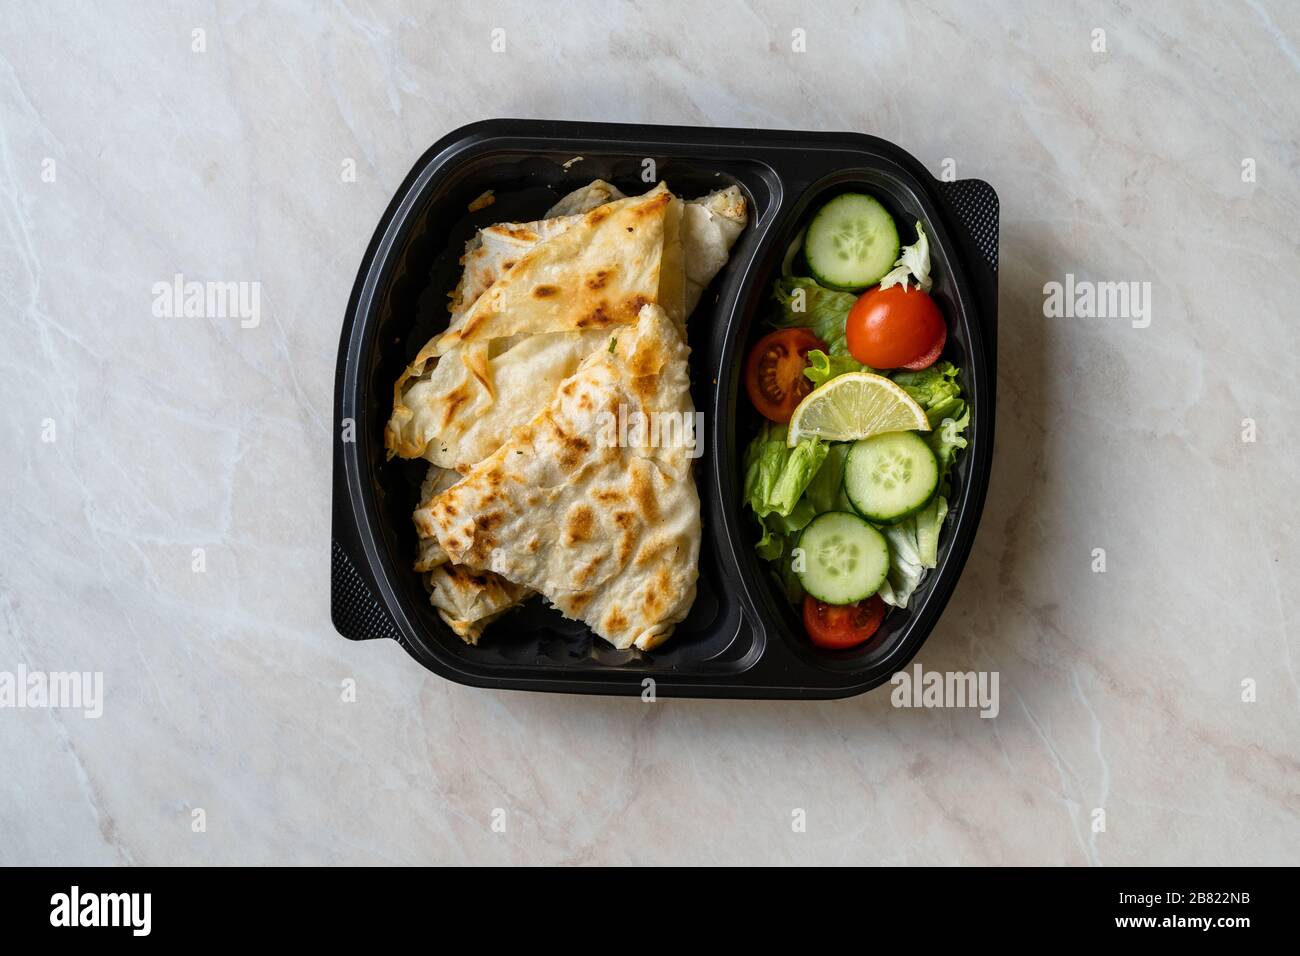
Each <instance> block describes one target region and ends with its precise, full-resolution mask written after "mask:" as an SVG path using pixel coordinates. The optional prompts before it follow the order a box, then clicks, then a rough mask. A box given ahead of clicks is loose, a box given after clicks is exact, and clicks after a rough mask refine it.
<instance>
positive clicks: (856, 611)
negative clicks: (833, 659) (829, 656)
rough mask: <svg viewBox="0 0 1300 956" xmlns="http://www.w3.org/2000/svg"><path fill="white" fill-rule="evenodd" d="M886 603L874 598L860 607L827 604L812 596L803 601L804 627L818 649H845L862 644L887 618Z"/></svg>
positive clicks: (805, 596) (870, 598)
mask: <svg viewBox="0 0 1300 956" xmlns="http://www.w3.org/2000/svg"><path fill="white" fill-rule="evenodd" d="M886 610H887V609H886V607H885V602H884V601H882V600H881V599H880V595H879V594H876V595H872V596H871V597H869V598H867V599H866V600H865V601H859V602H858V603H857V604H826V603H825V602H823V601H819V600H817V599H816V598H815V597H813V596H812V595H811V594H806V595H804V599H803V626H804V630H805V631H807V632H808V637H809V639H811V640H812V642H813V643H814V644H816V645H817V646H818V647H825V648H827V649H829V650H842V649H844V648H846V647H856V646H857V645H859V644H861V643H863V642H864V641H866V640H867V639H868V638H870V637H871V635H872V634H875V633H876V629H877V628H878V627H880V622H881V621H883V620H884V619H885V611H886Z"/></svg>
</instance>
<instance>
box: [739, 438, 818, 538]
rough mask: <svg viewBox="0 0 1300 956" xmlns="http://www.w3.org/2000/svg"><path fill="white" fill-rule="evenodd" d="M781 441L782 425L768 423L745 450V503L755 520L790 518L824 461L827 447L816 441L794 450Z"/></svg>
mask: <svg viewBox="0 0 1300 956" xmlns="http://www.w3.org/2000/svg"><path fill="white" fill-rule="evenodd" d="M785 438H786V426H785V425H777V424H774V423H772V422H768V423H766V424H765V425H764V426H763V429H762V431H760V432H759V433H758V434H757V435H755V436H754V440H753V441H751V442H750V443H749V447H748V448H747V449H746V450H745V501H746V502H747V503H748V504H749V507H750V508H752V509H753V511H754V514H756V515H758V517H759V518H764V519H765V518H767V517H768V515H771V514H776V515H778V516H780V517H782V518H788V517H790V515H791V513H792V512H794V510H795V506H796V505H797V504H798V503H799V499H800V498H801V497H802V496H803V493H804V489H805V488H807V487H808V483H809V482H810V481H812V480H813V476H814V475H816V474H817V469H819V468H820V467H821V464H822V462H823V461H825V459H826V451H827V446H826V445H825V444H824V443H822V442H820V441H818V440H817V439H816V438H805V439H804V440H803V441H801V442H799V444H798V445H796V446H795V447H794V448H787V447H786V445H785ZM805 513H807V512H806V511H805ZM808 518H809V520H811V518H812V515H811V514H808ZM804 523H805V524H806V523H807V522H804ZM800 527H802V525H800Z"/></svg>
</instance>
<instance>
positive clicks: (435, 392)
mask: <svg viewBox="0 0 1300 956" xmlns="http://www.w3.org/2000/svg"><path fill="white" fill-rule="evenodd" d="M611 191H613V192H611ZM616 193H617V190H614V187H612V186H610V185H609V184H608V183H604V182H602V181H601V180H596V181H595V182H593V183H592V184H591V185H589V186H586V187H583V189H581V190H577V191H575V192H574V193H570V194H569V195H568V196H566V197H565V198H564V199H563V200H561V201H560V203H559V204H557V205H556V207H554V208H553V209H552V211H555V209H565V208H581V205H582V203H584V202H592V201H595V200H597V199H600V198H602V197H604V196H608V195H613V194H616ZM579 218H581V217H575V218H573V219H570V220H568V221H567V222H563V223H561V222H559V221H557V220H545V221H542V222H540V223H527V224H524V225H519V224H509V223H507V224H504V225H502V226H499V227H489V229H496V230H498V231H499V234H500V235H510V236H530V237H536V238H535V240H534V242H533V244H534V245H536V244H537V243H541V242H544V241H545V240H544V238H542V237H546V236H554V235H558V234H559V233H560V232H563V231H564V230H566V229H568V228H569V227H570V226H571V225H572V224H573V223H574V222H575V221H576V220H577V219H579ZM675 222H676V219H675V217H669V219H668V228H669V232H670V235H668V236H667V237H666V240H665V249H666V251H665V253H664V255H665V257H666V259H667V261H666V263H665V264H664V265H665V267H666V268H667V269H669V270H670V271H671V272H672V273H673V274H675V275H680V276H681V277H682V286H681V288H680V290H679V289H678V288H676V287H674V286H671V285H670V286H669V287H663V286H661V290H660V291H661V294H662V295H666V296H667V295H671V296H672V297H674V298H676V297H678V296H679V295H680V300H681V306H680V311H681V312H682V314H684V315H689V314H690V313H691V312H692V311H693V310H694V308H695V306H696V304H697V303H698V301H699V298H700V295H701V293H702V292H703V290H704V288H705V287H706V286H707V285H708V284H709V283H710V282H711V281H712V280H713V277H714V276H715V275H717V273H718V271H719V270H720V269H721V268H722V266H723V265H725V264H726V261H727V257H728V254H729V252H730V249H731V246H732V244H734V242H735V241H736V237H737V236H739V234H740V232H741V231H742V230H743V229H744V227H745V224H746V222H747V215H746V207H745V199H744V196H743V195H742V194H741V192H740V190H739V189H737V188H736V187H735V186H730V187H727V188H726V189H721V190H718V191H716V192H713V193H710V194H708V195H707V196H703V197H701V198H699V199H693V200H690V201H688V202H686V203H683V204H682V216H681V222H680V226H678V227H674V223H675ZM674 228H677V236H676V237H674V235H672V234H671V233H672V230H673V229H674ZM488 233H489V230H483V231H482V233H481V235H483V236H485V238H483V240H482V243H481V245H479V246H477V247H476V248H478V249H480V250H481V249H483V248H488V247H492V248H499V247H500V242H499V241H498V240H496V239H492V238H490V237H488ZM519 241H520V242H521V243H522V242H523V240H522V239H521V240H519ZM471 245H473V243H471ZM679 247H680V261H679V260H678V258H677V250H678V248H679ZM527 248H531V246H528V247H527ZM523 251H524V246H522V245H521V246H518V247H514V248H513V251H512V252H511V253H510V258H508V259H506V260H504V261H505V262H508V263H509V264H510V266H511V268H513V267H514V266H515V265H516V264H517V263H518V261H519V260H521V259H522V257H523ZM500 264H501V262H500V261H499V260H498V259H496V258H493V257H491V256H489V257H487V258H485V259H481V258H478V257H476V254H475V253H474V252H473V251H467V253H466V275H467V276H468V275H469V274H470V273H471V272H475V271H477V272H481V273H484V274H487V275H495V274H496V272H494V271H493V270H494V269H495V268H496V267H497V266H499V265H500ZM462 285H463V286H465V287H466V288H468V289H479V286H480V285H481V278H471V279H464V278H463V279H462ZM480 291H481V290H480ZM457 295H458V296H461V290H460V287H458V292H457ZM474 301H477V300H474ZM472 304H473V301H471V302H469V305H472ZM467 308H468V306H467V305H466V304H465V302H464V301H463V296H461V297H460V298H457V299H455V305H454V307H453V312H452V325H453V326H459V325H462V324H463V322H464V319H465V315H466V312H465V310H466V309H467ZM458 310H459V311H458ZM668 311H669V314H672V310H668ZM593 331H594V332H595V335H594V336H592V335H590V334H589V333H591V332H593ZM601 331H602V330H601V329H595V330H587V332H577V333H569V334H571V335H577V336H582V339H579V340H575V341H566V340H564V339H563V338H562V337H559V333H555V335H556V336H557V337H554V338H549V339H548V340H547V341H546V342H544V343H537V344H536V345H534V346H532V347H530V348H526V349H523V350H522V351H520V350H518V349H517V346H518V345H519V344H520V342H521V341H527V338H526V337H510V338H505V339H499V340H495V341H491V342H487V343H484V342H477V343H472V344H462V345H460V346H458V347H455V348H452V349H449V350H448V352H447V353H446V354H445V355H443V356H442V358H441V359H439V360H438V361H437V362H436V364H431V363H434V352H435V351H436V347H435V343H436V342H437V341H438V339H437V338H435V339H433V340H431V341H430V342H429V343H428V344H427V345H426V346H425V348H424V349H423V350H422V351H421V352H420V355H419V356H417V358H416V360H415V362H414V363H412V365H411V366H409V367H408V368H407V370H406V372H405V373H404V374H403V375H402V377H401V378H399V379H398V381H397V384H396V386H395V388H394V397H393V415H392V418H391V419H390V420H389V423H388V427H387V430H386V432H385V443H386V445H387V446H388V450H389V455H390V456H392V455H396V456H399V457H402V458H419V457H422V458H425V459H427V460H428V461H430V462H432V463H433V464H435V465H438V466H439V467H442V468H463V467H465V466H467V465H472V464H475V463H477V462H479V461H481V460H482V459H483V458H485V457H487V455H488V454H490V453H491V452H492V451H494V450H495V449H496V447H497V444H499V443H500V441H502V440H504V438H505V436H506V435H508V434H509V430H510V429H511V428H513V427H514V426H516V425H518V424H520V423H521V422H525V421H527V420H528V419H529V418H531V417H532V416H533V415H535V414H536V413H537V411H538V409H540V408H541V407H542V405H543V404H544V403H545V402H546V401H547V400H548V399H549V398H550V396H551V395H553V394H554V386H555V385H556V384H558V382H559V381H560V380H562V379H564V378H567V377H568V376H569V375H572V374H573V372H574V370H575V369H576V368H577V367H578V362H579V361H581V360H582V358H583V357H585V355H586V354H587V351H586V350H587V347H588V346H589V345H590V344H591V342H592V341H603V336H602V335H601V334H600V333H601ZM512 353H513V354H512ZM516 364H518V365H523V366H526V367H524V368H520V369H517V370H514V372H513V374H510V373H507V372H506V370H507V369H510V367H511V366H514V365H516ZM503 375H505V376H506V377H507V379H508V381H507V382H506V383H505V384H502V383H500V382H498V379H499V378H500V377H502V376H503ZM521 381H524V382H537V383H539V386H538V387H535V388H527V389H523V390H520V389H517V388H515V387H514V385H515V384H516V383H518V382H521ZM493 442H496V443H497V444H493Z"/></svg>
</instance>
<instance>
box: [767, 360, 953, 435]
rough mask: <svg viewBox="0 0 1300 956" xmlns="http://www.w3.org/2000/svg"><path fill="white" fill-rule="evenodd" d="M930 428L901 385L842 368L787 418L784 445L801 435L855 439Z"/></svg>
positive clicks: (918, 407)
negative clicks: (787, 429)
mask: <svg viewBox="0 0 1300 956" xmlns="http://www.w3.org/2000/svg"><path fill="white" fill-rule="evenodd" d="M929 430H930V422H929V420H928V419H926V417H925V411H924V410H923V409H922V408H921V406H920V405H918V404H916V400H915V399H913V398H912V396H911V395H908V394H907V392H906V391H904V389H903V386H901V385H899V384H898V383H896V382H892V381H890V380H889V379H887V378H885V377H884V376H883V375H873V374H872V373H871V372H846V373H845V374H844V375H837V376H836V377H835V378H833V379H831V380H830V381H829V382H827V383H826V384H825V385H823V386H821V388H816V389H813V391H811V392H809V393H808V395H807V396H806V397H805V398H804V400H803V401H802V402H800V403H799V407H798V408H796V409H795V410H794V415H793V416H792V417H791V418H790V431H789V433H788V435H787V437H786V444H787V445H789V447H791V448H793V447H794V446H795V445H797V444H799V442H800V441H801V440H803V439H805V438H812V437H817V438H820V439H823V440H824V441H857V440H858V439H859V438H870V437H871V436H872V435H880V434H883V433H884V432H910V431H922V432H928V431H929Z"/></svg>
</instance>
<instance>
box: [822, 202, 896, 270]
mask: <svg viewBox="0 0 1300 956" xmlns="http://www.w3.org/2000/svg"><path fill="white" fill-rule="evenodd" d="M803 254H804V258H805V259H807V260H808V271H809V272H811V273H812V276H813V278H814V279H816V280H817V281H818V282H819V283H821V284H822V285H824V286H827V287H828V288H831V289H843V290H852V289H864V288H866V287H867V286H869V285H874V284H875V283H877V282H879V281H880V280H881V279H882V278H883V277H884V275H885V273H886V272H888V271H889V270H890V269H892V268H893V267H894V262H895V261H896V260H897V259H898V228H897V227H896V226H895V225H894V220H893V217H891V216H890V215H889V213H887V212H886V211H885V207H884V206H882V205H880V203H878V202H877V201H876V200H875V199H873V198H872V197H871V196H868V195H867V194H866V193H844V194H843V195H840V196H836V197H835V198H834V199H832V200H831V201H830V202H828V203H827V204H826V205H824V206H822V208H821V209H819V210H817V214H816V215H815V216H813V218H812V222H810V223H809V224H808V234H807V235H806V236H805V237H804V244H803Z"/></svg>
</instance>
